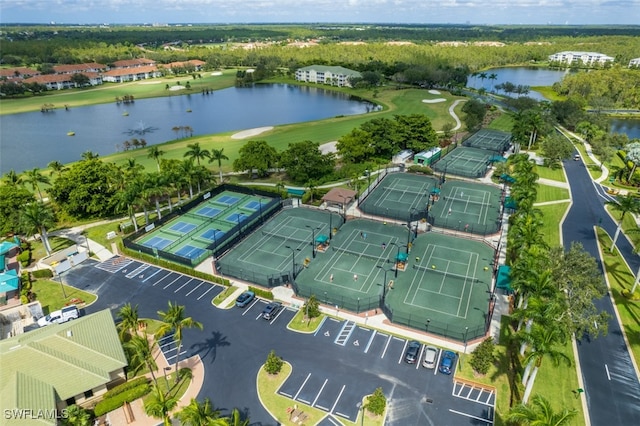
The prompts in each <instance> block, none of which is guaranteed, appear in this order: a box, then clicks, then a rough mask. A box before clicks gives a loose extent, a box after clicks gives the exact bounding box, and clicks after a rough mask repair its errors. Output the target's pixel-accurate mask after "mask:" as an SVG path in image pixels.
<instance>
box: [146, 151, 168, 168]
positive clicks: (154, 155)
mask: <svg viewBox="0 0 640 426" xmlns="http://www.w3.org/2000/svg"><path fill="white" fill-rule="evenodd" d="M163 155H164V151H163V150H161V149H160V148H159V147H158V146H157V145H153V146H151V147H149V149H148V150H147V158H153V159H154V160H156V165H157V166H158V171H160V157H162V156H163Z"/></svg>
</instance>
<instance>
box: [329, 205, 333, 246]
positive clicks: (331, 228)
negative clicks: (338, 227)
mask: <svg viewBox="0 0 640 426" xmlns="http://www.w3.org/2000/svg"><path fill="white" fill-rule="evenodd" d="M332 236H333V213H331V212H329V241H331V237H332Z"/></svg>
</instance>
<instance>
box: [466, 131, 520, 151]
mask: <svg viewBox="0 0 640 426" xmlns="http://www.w3.org/2000/svg"><path fill="white" fill-rule="evenodd" d="M462 145H463V146H467V147H471V148H480V149H485V150H488V151H492V152H494V153H498V154H502V153H504V152H505V151H506V150H507V148H508V147H509V145H511V133H507V132H501V131H498V130H490V129H482V130H479V131H477V132H476V133H474V134H472V135H469V136H468V137H466V138H465V140H464V141H463V142H462Z"/></svg>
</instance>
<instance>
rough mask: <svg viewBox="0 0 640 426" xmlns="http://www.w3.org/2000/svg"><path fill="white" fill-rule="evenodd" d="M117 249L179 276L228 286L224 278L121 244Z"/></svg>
mask: <svg viewBox="0 0 640 426" xmlns="http://www.w3.org/2000/svg"><path fill="white" fill-rule="evenodd" d="M118 248H119V250H120V251H121V252H122V253H124V254H125V255H127V256H129V257H133V258H134V259H139V260H142V261H143V262H147V263H151V264H152V265H156V266H159V267H161V268H166V269H170V270H172V271H176V272H180V273H181V274H185V275H190V276H192V277H196V278H200V279H203V280H206V281H211V282H214V283H218V284H222V285H224V286H227V287H228V286H229V285H230V283H229V280H228V279H226V278H221V277H216V276H213V275H211V274H206V273H204V272H200V271H196V270H195V269H193V268H190V267H188V266H185V265H180V264H178V263H174V262H170V261H168V260H165V259H162V258H159V257H158V258H156V257H155V256H151V255H148V254H146V253H140V252H137V251H135V250H130V249H128V248H126V247H125V246H124V245H123V244H122V243H120V244H118Z"/></svg>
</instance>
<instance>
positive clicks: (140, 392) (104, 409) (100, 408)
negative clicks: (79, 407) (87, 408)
mask: <svg viewBox="0 0 640 426" xmlns="http://www.w3.org/2000/svg"><path fill="white" fill-rule="evenodd" d="M150 391H151V386H149V384H147V383H145V384H142V385H138V386H137V387H135V388H133V389H129V390H127V391H124V392H121V393H119V394H117V395H116V396H114V397H113V398H106V399H103V400H102V401H100V402H98V403H97V404H96V407H95V408H94V409H93V412H94V414H95V416H96V417H99V416H101V415H103V414H106V413H108V412H110V411H113V410H116V409H118V408H120V407H122V406H123V405H124V403H125V402H131V401H135V400H136V399H138V398H141V397H143V396H145V395H146V394H148V393H149V392H150Z"/></svg>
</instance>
